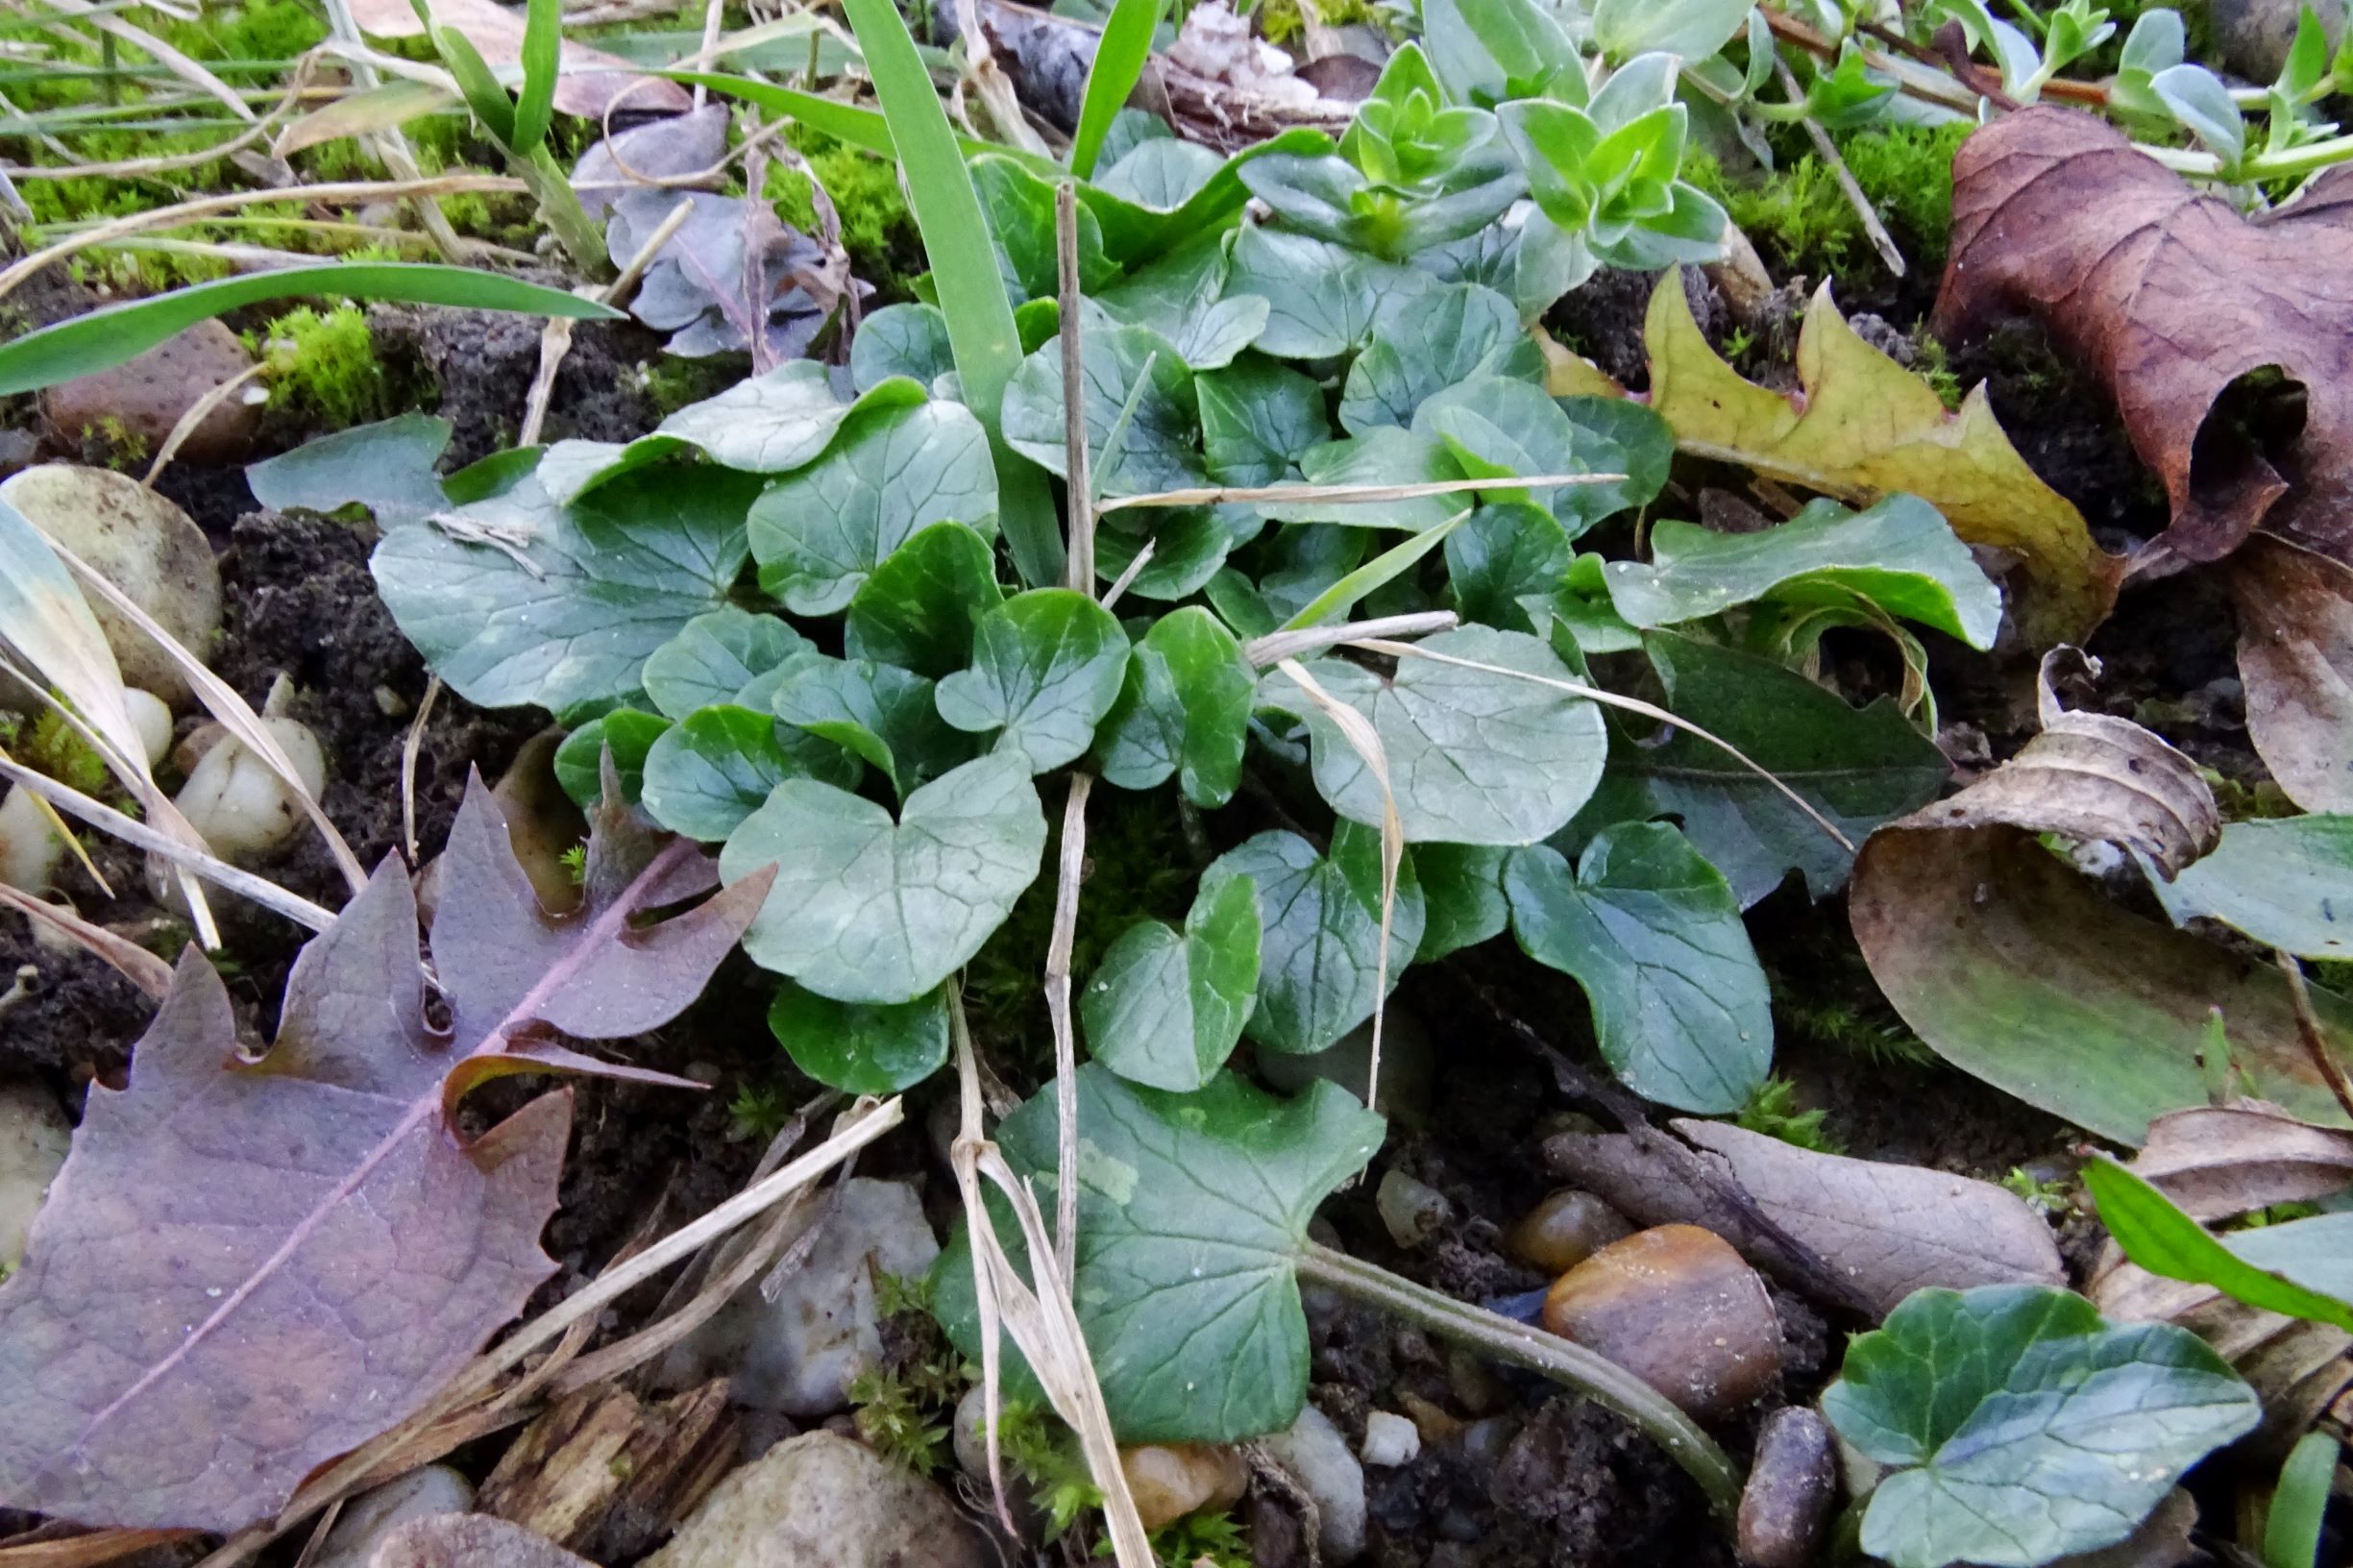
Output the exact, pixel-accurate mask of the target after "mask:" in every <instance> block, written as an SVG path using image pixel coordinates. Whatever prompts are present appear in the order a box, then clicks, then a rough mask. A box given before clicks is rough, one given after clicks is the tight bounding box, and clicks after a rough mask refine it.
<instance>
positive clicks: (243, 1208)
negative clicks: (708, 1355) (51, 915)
mask: <svg viewBox="0 0 2353 1568" xmlns="http://www.w3.org/2000/svg"><path fill="white" fill-rule="evenodd" d="M440 875H441V883H440V896H439V905H438V907H439V909H440V912H441V913H440V916H439V918H438V919H437V920H436V922H435V925H434V929H433V933H432V954H433V960H434V965H435V969H436V972H437V974H438V977H439V980H440V983H441V989H442V991H443V992H444V994H445V997H446V1000H447V1002H448V1005H449V1009H450V1015H451V1019H452V1022H451V1027H450V1029H449V1030H448V1031H447V1032H446V1033H440V1032H436V1031H435V1030H434V1029H433V1028H432V1027H431V1026H430V1025H429V1021H428V1018H427V1016H426V1011H425V990H424V981H423V974H422V970H421V968H420V964H419V952H418V935H417V914H416V901H415V896H414V894H413V892H412V891H411V888H410V885H409V879H408V876H407V874H406V873H405V871H404V869H403V868H402V867H401V865H400V864H399V863H398V862H397V861H396V860H390V859H388V860H387V861H386V862H385V864H384V865H383V866H382V867H380V868H379V870H377V873H376V875H375V876H374V878H372V879H371V880H370V881H369V883H368V885H367V887H366V888H365V890H363V891H362V892H361V893H360V894H358V895H357V896H356V897H355V898H354V899H353V900H352V902H351V903H350V905H348V906H347V907H346V908H345V910H344V911H343V913H342V914H341V916H339V917H338V918H337V919H336V920H335V922H334V924H333V925H332V926H331V927H330V928H329V929H328V930H327V931H326V932H325V933H324V934H322V935H321V936H320V937H318V938H317V939H316V940H315V941H313V942H312V943H310V944H309V945H308V946H306V948H304V949H303V952H302V954H301V956H300V957H299V958H297V959H296V961H295V964H294V968H293V972H292V973H291V975H290V976H289V977H288V980H287V982H286V994H285V1002H284V1007H283V1009H282V1019H281V1023H280V1027H279V1031H278V1038H277V1041H276V1043H275V1044H273V1045H272V1046H271V1047H270V1048H269V1049H268V1051H267V1052H266V1053H264V1054H262V1055H260V1056H258V1057H254V1056H249V1055H247V1054H245V1053H244V1052H243V1051H242V1050H241V1048H240V1045H239V1041H238V1040H237V1034H236V1020H235V1016H234V1014H233V1012H232V1010H231V1007H230V1001H229V993H228V991H227V990H226V988H225V987H224V986H223V985H222V983H221V980H220V978H219V976H218V975H216V974H215V973H214V972H213V970H212V968H211V967H210V966H209V965H208V963H207V962H206V961H205V960H204V958H203V957H202V956H201V955H199V954H198V953H197V952H196V950H195V949H194V948H192V947H191V948H190V949H189V950H188V952H187V953H186V954H185V955H184V957H183V959H182V961H181V964H180V967H179V969H178V971H177V972H176V974H175V975H174V978H173V985H172V990H171V992H170V993H169V994H168V995H167V996H166V997H165V998H164V1001H163V1003H162V1005H161V1007H160V1008H159V1010H158V1012H157V1014H156V1017H155V1020H154V1022H153V1023H152V1024H151V1025H150V1026H149V1028H148V1031H147V1033H146V1035H145V1036H144V1037H142V1038H141V1040H140V1041H139V1042H138V1045H137V1047H136V1055H135V1061H134V1063H133V1066H132V1070H131V1082H130V1087H129V1088H127V1089H125V1090H110V1089H107V1088H104V1087H95V1088H93V1089H92V1090H91V1091H90V1097H89V1102H88V1107H87V1110H86V1113H85V1115H84V1118H83V1122H82V1126H81V1129H80V1130H79V1131H78V1132H77V1133H76V1134H75V1137H74V1141H73V1149H72V1152H71V1154H70V1155H69V1156H68V1157H67V1160H66V1163H65V1167H64V1169H63V1171H62V1172H61V1174H60V1176H59V1177H58V1180H57V1182H56V1184H55V1186H54V1187H53V1188H52V1189H51V1192H50V1197H49V1201H48V1203H47V1205H46V1206H45V1207H44V1208H43V1209H42V1210H41V1212H40V1216H39V1218H38V1219H37V1221H36V1222H35V1225H34V1228H33V1235H32V1240H31V1244H30V1247H29V1249H28V1254H27V1257H26V1260H25V1262H24V1266H23V1267H22V1268H21V1269H20V1270H19V1271H18V1272H17V1273H16V1274H15V1275H14V1276H13V1277H12V1278H11V1279H10V1280H9V1281H8V1283H7V1284H6V1286H0V1387H5V1388H7V1389H9V1390H10V1393H9V1412H8V1418H7V1420H6V1421H5V1422H0V1500H5V1501H6V1502H7V1503H9V1504H11V1505H13V1506H16V1507H28V1508H35V1509H38V1510H39V1511H41V1512H43V1513H49V1514H55V1515H59V1516H61V1517H64V1518H69V1519H75V1520H79V1521H81V1522H83V1523H86V1524H91V1525H113V1526H126V1527H185V1528H197V1529H205V1530H215V1531H233V1530H236V1529H239V1528H241V1527H242V1526H244V1525H246V1524H249V1523H251V1522H252V1521H254V1520H255V1519H257V1518H260V1517H264V1516H266V1515H268V1514H270V1513H273V1512H275V1511H276V1510H277V1509H278V1508H279V1507H281V1506H282V1504H283V1503H284V1502H285V1500H286V1499H287V1497H288V1496H290V1495H291V1494H292V1492H293V1491H294V1488H295V1486H296V1485H297V1484H298V1483H299V1482H301V1481H302V1479H303V1477H304V1476H305V1475H306V1474H307V1473H308V1472H309V1471H310V1470H311V1469H313V1468H314V1467H315V1466H317V1465H319V1464H321V1463H323V1462H324V1461H326V1460H327V1459H329V1458H332V1457H334V1456H335V1455H338V1454H341V1453H344V1452H345V1451H347V1450H350V1449H352V1448H355V1447H357V1446H358V1445H359V1444H360V1443H362V1442H365V1441H366V1440H368V1439H369V1438H371V1437H374V1436H376V1435H377V1434H379V1433H381V1432H383V1431H384V1430H385V1429H387V1428H389V1427H391V1426H393V1425H395V1424H397V1423H398V1422H400V1421H401V1420H403V1419H404V1418H405V1417H406V1416H408V1415H409V1414H410V1413H412V1412H413V1411H414V1410H415V1409H417V1408H418V1407H419V1406H420V1405H422V1404H423V1403H424V1402H425V1401H426V1400H427V1399H428V1398H429V1396H430V1395H431V1394H432V1392H433V1391H434V1390H435V1389H436V1388H437V1387H438V1386H439V1385H440V1384H443V1383H444V1382H445V1381H446V1380H447V1379H448V1378H449V1377H450V1376H451V1375H452V1374H453V1373H454V1372H455V1371H456V1370H457V1369H458V1367H459V1366H461V1365H462V1364H463V1363H464V1362H465V1361H466V1360H467V1359H468V1358H469V1357H471V1356H472V1355H473V1354H474V1352H475V1350H476V1348H477V1347H478V1346H479V1345H480V1343H481V1342H482V1340H483V1339H484V1338H485V1337H486V1336H487V1335H489V1334H490V1333H491V1332H492V1331H493V1330H494V1329H496V1328H497V1327H498V1326H499V1325H500V1324H501V1323H502V1322H504V1321H505V1320H506V1319H507V1318H509V1317H511V1316H512V1315H513V1314H514V1312H515V1311H517V1310H518V1309H519V1308H520V1307H521V1306H522V1305H523V1302H524V1300H525V1298H526V1297H527V1296H528V1295H529V1294H530V1292H531V1290H532V1289H533V1287H534V1286H537V1285H538V1284H539V1283H540V1282H541V1281H542V1280H544V1279H545V1278H546V1277H547V1276H548V1275H549V1274H550V1273H551V1272H552V1271H553V1269H554V1264H553V1263H552V1262H551V1261H550V1260H549V1259H548V1258H547V1257H546V1256H545V1255H543V1254H542V1252H541V1251H540V1248H539V1232H540V1229H541V1227H542V1226H543V1225H544V1224H545V1223H546V1221H547V1218H548V1216H549V1214H550V1213H551V1211H552V1210H553V1208H554V1205H555V1193H556V1178H557V1175H558V1172H559V1168H560V1165H561V1163H562V1160H563V1154H564V1146H565V1136H566V1131H567V1128H568V1126H569V1123H570V1119H571V1097H570V1095H569V1094H565V1093H554V1094H548V1095H544V1096H542V1097H540V1098H539V1099H536V1100H534V1101H532V1102H531V1103H530V1104H528V1105H527V1106H526V1107H525V1108H524V1109H523V1110H522V1111H520V1112H518V1113H516V1114H515V1115H513V1116H511V1117H509V1118H508V1119H507V1120H506V1121H505V1122H503V1123H502V1124H501V1125H500V1126H498V1127H497V1128H495V1129H493V1130H492V1131H491V1132H490V1133H488V1134H486V1135H485V1136H483V1137H482V1138H480V1139H477V1140H475V1141H474V1142H472V1143H467V1142H465V1141H463V1140H462V1139H460V1138H459V1137H458V1136H457V1135H456V1133H455V1132H454V1130H453V1126H452V1124H451V1122H450V1120H449V1118H448V1115H447V1111H446V1109H445V1107H446V1103H447V1100H448V1099H449V1098H450V1097H451V1096H452V1095H453V1092H456V1091H462V1088H463V1086H464V1085H465V1084H466V1083H469V1082H474V1081H478V1080H479V1079H480V1078H481V1077H484V1076H488V1075H491V1074H495V1073H500V1072H508V1071H526V1070H550V1069H574V1070H588V1071H599V1072H608V1073H621V1074H624V1075H630V1076H655V1075H650V1074H637V1073H635V1072H634V1069H627V1068H619V1067H614V1066H607V1065H604V1064H601V1063H599V1062H597V1061H596V1060H595V1059H593V1058H590V1057H587V1056H584V1055H582V1054H580V1053H578V1052H576V1051H574V1050H572V1049H570V1048H569V1047H567V1046H564V1045H562V1044H561V1043H560V1042H559V1041H557V1040H556V1039H555V1038H554V1033H555V1032H556V1031H561V1032H562V1033H564V1034H567V1035H572V1036H576V1037H581V1038H585V1039H612V1038H616V1037H620V1036H624V1035H629V1034H635V1033H638V1032H641V1031H643V1030H647V1029H650V1028H653V1027H655V1026H657V1025H659V1024H662V1023H664V1022H667V1021H668V1020H669V1019H670V1018H671V1017H674V1016H675V1015H676V1014H677V1012H678V1011H679V1010H680V1009H681V1008H683V1007H684V1006H685V1005H686V1004H687V1003H688V1002H690V1001H692V1000H693V999H694V998H695V996H696V995H697V993H698V992H699V991H700V990H701V988H702V985H703V982H704V981H705V980H706V979H707V978H708V977H709V975H710V973H711V970H712V969H713V968H716V967H717V965H718V964H719V962H720V960H721V959H722V958H723V957H724V956H725V954H726V952H727V950H728V949H729V948H730V947H731V946H732V945H733V944H734V943H735V941H736V939H737V938H738V936H740V934H741V933H742V931H743V929H744V927H745V925H746V924H747V923H748V920H749V919H750V917H751V915H752V913H753V912H754V911H755V910H756V909H757V908H758V907H759V902H760V897H761V894H763V893H764V892H765V889H764V888H763V887H757V886H752V885H749V884H739V885H738V886H737V887H736V888H734V889H732V890H729V891H727V892H724V893H722V894H718V895H716V896H714V897H712V898H710V899H708V900H706V901H705V902H703V903H701V904H700V905H699V906H698V907H696V908H694V909H692V910H690V911H688V912H687V913H684V914H680V915H677V916H674V918H672V919H667V920H662V921H659V922H658V923H653V924H643V923H640V921H641V919H642V918H643V917H644V916H645V915H647V914H648V913H650V912H652V911H656V910H660V909H662V908H665V907H666V906H669V905H672V904H674V903H676V902H678V901H679V900H681V899H684V898H688V897H692V896H694V895H696V894H699V893H702V892H705V891H707V890H708V889H710V888H711V887H712V886H714V885H715V881H716V878H715V875H714V873H713V871H712V869H711V866H710V863H709V861H708V860H707V859H706V858H705V857H704V856H702V855H701V854H700V853H699V850H697V849H696V848H695V847H694V846H693V845H687V844H682V843H671V844H668V845H664V844H663V843H661V842H660V841H658V840H656V839H655V838H654V837H652V836H651V835H650V834H647V833H645V832H643V831H640V830H634V829H632V828H630V827H629V826H628V825H626V823H625V821H624V820H623V818H622V816H621V814H620V813H619V812H618V811H613V812H607V813H605V814H604V817H603V821H601V822H600V824H599V832H598V834H597V836H596V838H595V839H594V840H593V841H592V844H591V846H590V854H589V860H588V874H587V879H586V880H587V888H586V896H585V898H584V900H583V903H582V906H581V908H580V909H579V910H578V912H576V914H572V915H567V916H553V915H550V914H548V913H547V912H546V911H545V910H544V909H542V908H541V906H540V904H539V902H538V900H537V898H536V897H535V896H534V895H533V894H532V893H531V889H530V884H529V882H528V881H527V879H526V878H525V876H524V873H523V870H522V868H521V867H520V866H519V865H517V863H516V861H515V857H514V853H513V851H512V849H511V847H510V846H509V845H508V841H507V832H506V824H505V822H504V821H502V819H501V817H500V815H499V810H498V807H497V805H496V804H495V803H494V802H493V801H492V799H491V797H490V795H489V792H488V791H486V790H485V789H483V788H482V786H481V783H480V781H479V780H478V779H477V780H475V781H474V783H473V784H472V786H471V787H470V789H469V791H468V794H467V797H466V801H465V805H464V808H463V809H462V810H461V811H460V813H459V815H458V820H457V822H456V825H455V826H454V827H453V829H452V831H451V835H450V847H449V850H448V852H447V853H446V855H445V856H444V858H443V860H442V862H441V872H440Z"/></svg>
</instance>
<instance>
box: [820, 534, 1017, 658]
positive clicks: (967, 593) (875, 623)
mask: <svg viewBox="0 0 2353 1568" xmlns="http://www.w3.org/2000/svg"><path fill="white" fill-rule="evenodd" d="M1004 600H1005V593H1004V590H1003V589H1001V588H999V587H998V586H997V582H996V556H995V554H994V552H993V551H991V550H990V549H989V543H988V541H987V540H985V539H983V538H982V537H981V536H980V535H979V534H977V533H974V532H973V531H972V530H971V529H970V528H968V527H965V526H964V525H963V524H961V523H935V524H933V525H932V526H931V527H927V528H925V529H923V530H922V531H921V532H919V533H918V534H916V535H915V537H913V538H912V539H909V540H908V541H907V542H906V543H905V544H903V545H900V546H899V547H898V548H897V549H896V550H895V551H892V552H891V554H890V556H889V558H888V559H886V560H884V561H883V563H882V564H881V565H880V566H878V567H876V568H874V570H873V572H872V573H871V575H870V576H868V577H867V579H866V580H865V581H864V582H862V583H860V584H859V585H858V590H857V592H856V593H854V594H852V595H851V596H850V600H849V616H848V619H847V620H846V622H845V623H844V627H843V644H844V647H845V648H846V650H847V652H848V653H849V656H850V657H851V658H854V659H879V660H881V661H882V662H883V663H885V664H896V665H903V666H905V667H906V668H907V669H910V670H913V671H915V672H916V673H917V674H921V675H929V676H932V677H933V678H935V679H936V678H937V677H939V676H941V675H944V674H948V673H949V672H951V671H955V670H961V669H963V668H964V667H965V666H966V665H967V664H969V663H970V662H971V659H972V634H973V632H974V631H975V630H976V629H977V628H978V627H979V625H980V623H981V620H982V618H983V617H985V616H987V615H988V614H989V612H990V611H992V610H993V609H995V608H996V607H997V606H998V605H999V604H1001V603H1003V602H1004Z"/></svg>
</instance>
